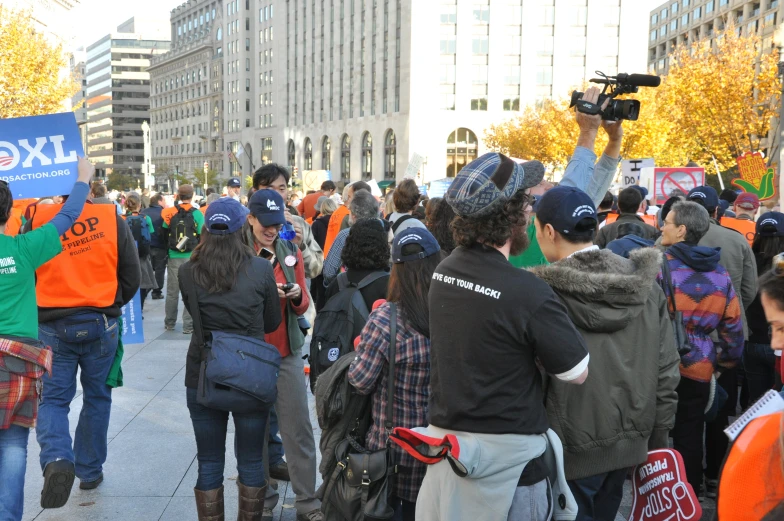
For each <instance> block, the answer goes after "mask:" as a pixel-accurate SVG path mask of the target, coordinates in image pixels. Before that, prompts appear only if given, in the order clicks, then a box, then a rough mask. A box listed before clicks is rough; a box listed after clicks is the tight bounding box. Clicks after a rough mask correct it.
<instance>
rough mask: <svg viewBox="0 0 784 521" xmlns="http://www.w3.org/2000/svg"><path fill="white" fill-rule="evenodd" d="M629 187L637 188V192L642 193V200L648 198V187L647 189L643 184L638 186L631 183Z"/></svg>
mask: <svg viewBox="0 0 784 521" xmlns="http://www.w3.org/2000/svg"><path fill="white" fill-rule="evenodd" d="M630 188H634V189H635V190H637V191H638V192H640V193H641V194H642V200H643V201H645V200H646V199H648V189H647V188H645V187H644V186H640V185H631V186H630Z"/></svg>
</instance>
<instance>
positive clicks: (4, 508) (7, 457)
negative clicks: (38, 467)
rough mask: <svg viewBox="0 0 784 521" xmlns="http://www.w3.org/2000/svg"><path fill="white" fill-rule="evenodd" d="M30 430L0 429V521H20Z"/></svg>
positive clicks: (12, 427) (18, 427) (17, 427)
mask: <svg viewBox="0 0 784 521" xmlns="http://www.w3.org/2000/svg"><path fill="white" fill-rule="evenodd" d="M29 435H30V429H28V428H27V427H20V426H19V425H11V426H10V427H9V428H7V429H0V521H20V520H21V519H22V509H23V507H24V481H25V469H26V468H27V438H28V436H29Z"/></svg>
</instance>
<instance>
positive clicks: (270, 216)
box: [208, 190, 286, 226]
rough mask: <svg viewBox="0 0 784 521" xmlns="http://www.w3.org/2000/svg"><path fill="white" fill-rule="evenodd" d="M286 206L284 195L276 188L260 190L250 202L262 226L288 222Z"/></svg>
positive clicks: (249, 204)
mask: <svg viewBox="0 0 784 521" xmlns="http://www.w3.org/2000/svg"><path fill="white" fill-rule="evenodd" d="M219 200H220V199H219ZM213 204H215V203H213ZM284 208H285V206H284V204H283V197H282V196H281V195H280V194H279V193H278V192H276V191H275V190H258V191H256V192H254V194H253V195H252V196H251V198H250V202H248V209H249V210H250V213H251V215H253V216H254V217H255V218H256V219H258V220H259V222H260V223H261V225H262V226H277V225H279V224H286V213H285V211H284ZM208 210H209V208H208Z"/></svg>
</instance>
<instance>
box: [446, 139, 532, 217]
mask: <svg viewBox="0 0 784 521" xmlns="http://www.w3.org/2000/svg"><path fill="white" fill-rule="evenodd" d="M543 178H544V165H542V163H540V162H539V161H527V162H525V163H518V162H516V161H515V160H513V159H510V158H508V157H506V156H505V155H503V154H499V153H498V152H489V153H487V154H484V155H483V156H481V157H478V158H476V159H474V160H473V161H471V162H470V163H468V164H467V165H466V166H464V167H463V169H462V170H460V173H458V174H457V177H456V178H455V180H454V182H452V184H451V185H450V186H449V189H448V190H447V191H446V194H444V199H445V200H446V202H447V203H449V206H451V207H452V209H454V211H455V213H456V214H457V215H460V216H463V217H479V216H482V215H486V214H488V213H490V212H492V211H493V210H494V209H495V208H497V207H498V206H500V205H501V204H503V203H504V202H505V201H507V200H509V199H510V198H511V197H512V196H513V195H514V194H515V193H517V191H518V190H525V189H527V188H531V187H533V186H536V185H538V184H539V183H541V182H542V179H543Z"/></svg>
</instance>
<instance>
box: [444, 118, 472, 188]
mask: <svg viewBox="0 0 784 521" xmlns="http://www.w3.org/2000/svg"><path fill="white" fill-rule="evenodd" d="M478 144H479V143H478V141H477V139H476V134H474V133H473V132H471V131H470V130H469V129H467V128H458V129H457V130H455V131H454V132H452V133H451V134H449V138H448V139H447V140H446V176H447V177H455V176H456V175H457V173H458V172H460V170H462V169H463V167H464V166H466V165H467V164H468V163H470V162H471V161H473V160H474V159H476V156H477V146H478Z"/></svg>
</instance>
